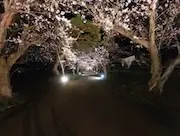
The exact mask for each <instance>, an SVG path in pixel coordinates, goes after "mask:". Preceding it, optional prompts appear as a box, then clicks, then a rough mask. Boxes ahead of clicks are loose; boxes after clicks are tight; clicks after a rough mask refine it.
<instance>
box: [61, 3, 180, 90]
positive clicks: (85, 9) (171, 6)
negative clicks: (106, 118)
mask: <svg viewBox="0 0 180 136" xmlns="http://www.w3.org/2000/svg"><path fill="white" fill-rule="evenodd" d="M64 3H65V4H64V6H65V5H68V7H69V8H71V10H72V11H74V12H78V13H79V12H80V13H81V14H82V15H84V14H87V13H88V14H90V15H91V16H92V17H93V20H94V23H96V24H97V25H98V26H99V27H101V28H103V29H104V30H105V31H106V32H107V34H108V35H112V36H113V35H117V34H121V35H123V36H125V37H127V38H129V39H130V40H132V41H133V42H134V43H136V45H140V46H143V47H144V48H147V50H148V51H149V54H150V57H151V74H152V77H151V80H150V82H149V86H150V90H153V89H154V88H156V87H158V88H160V90H162V84H161V83H162V80H163V79H164V78H163V77H164V75H163V73H162V67H161V61H160V53H159V50H160V49H161V48H169V47H171V46H173V45H178V36H179V35H180V28H179V26H178V25H176V21H175V20H176V19H177V18H178V17H179V13H180V8H179V7H180V1H179V0H173V1H169V0H165V1H161V0H159V1H158V0H134V1H131V0H76V1H72V0H69V1H64ZM69 5H70V6H69ZM79 7H81V8H79ZM77 9H78V10H77ZM177 59H178V58H177ZM173 62H177V61H173ZM178 62H179V61H178ZM177 64H178V63H176V64H175V63H172V64H171V65H170V67H171V66H173V67H175V65H177ZM168 69H169V68H167V70H165V71H166V72H167V71H169V70H168ZM170 71H171V72H172V68H171V70H170ZM170 71H169V72H167V73H169V74H170V73H171V72H170ZM166 72H165V73H166ZM165 73H164V74H165ZM169 74H165V75H166V77H167V75H169ZM160 86H161V87H160Z"/></svg>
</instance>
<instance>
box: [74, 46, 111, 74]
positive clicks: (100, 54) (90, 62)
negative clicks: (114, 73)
mask: <svg viewBox="0 0 180 136" xmlns="http://www.w3.org/2000/svg"><path fill="white" fill-rule="evenodd" d="M108 62H109V53H108V51H107V49H106V48H105V47H103V46H100V47H96V48H94V49H92V50H90V51H89V52H86V53H85V52H79V53H78V56H77V66H78V67H79V69H81V70H84V71H92V70H95V71H98V69H102V68H103V67H105V66H106V65H107V64H108Z"/></svg>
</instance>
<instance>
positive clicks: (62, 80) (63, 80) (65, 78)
mask: <svg viewBox="0 0 180 136" xmlns="http://www.w3.org/2000/svg"><path fill="white" fill-rule="evenodd" d="M68 81H69V78H68V77H67V76H65V75H63V76H62V77H61V82H62V83H67V82H68Z"/></svg>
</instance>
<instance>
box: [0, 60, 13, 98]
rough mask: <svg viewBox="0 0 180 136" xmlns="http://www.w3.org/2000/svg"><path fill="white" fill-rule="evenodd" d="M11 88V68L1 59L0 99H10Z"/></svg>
mask: <svg viewBox="0 0 180 136" xmlns="http://www.w3.org/2000/svg"><path fill="white" fill-rule="evenodd" d="M10 96H11V87H10V80H9V67H8V66H7V64H6V63H5V60H3V59H0V98H1V99H2V98H4V97H10Z"/></svg>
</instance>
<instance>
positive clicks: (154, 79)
mask: <svg viewBox="0 0 180 136" xmlns="http://www.w3.org/2000/svg"><path fill="white" fill-rule="evenodd" d="M156 2H157V0H153V1H152V3H151V7H150V16H149V53H150V56H151V80H150V82H149V88H150V91H151V90H153V89H154V88H155V87H157V85H158V81H159V80H160V77H161V63H160V58H159V53H158V48H157V46H156V36H155V28H156Z"/></svg>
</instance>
